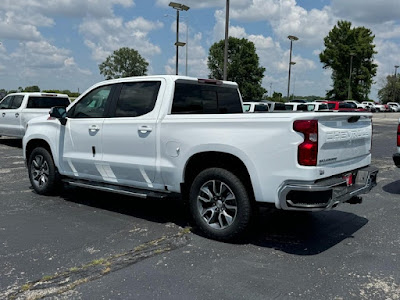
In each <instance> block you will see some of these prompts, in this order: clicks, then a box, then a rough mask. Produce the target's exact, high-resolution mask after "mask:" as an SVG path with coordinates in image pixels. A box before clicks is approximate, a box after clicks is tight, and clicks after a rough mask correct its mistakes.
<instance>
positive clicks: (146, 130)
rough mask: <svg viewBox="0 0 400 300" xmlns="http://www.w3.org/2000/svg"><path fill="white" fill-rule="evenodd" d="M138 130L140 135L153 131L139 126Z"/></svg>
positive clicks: (144, 126) (147, 127)
mask: <svg viewBox="0 0 400 300" xmlns="http://www.w3.org/2000/svg"><path fill="white" fill-rule="evenodd" d="M138 130H139V131H140V133H146V132H151V131H152V130H153V129H152V128H151V127H149V126H146V125H142V126H139V129H138Z"/></svg>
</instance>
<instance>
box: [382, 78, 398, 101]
mask: <svg viewBox="0 0 400 300" xmlns="http://www.w3.org/2000/svg"><path fill="white" fill-rule="evenodd" d="M378 98H379V101H380V102H381V103H388V102H400V79H399V76H396V78H395V77H394V75H389V76H387V77H386V82H385V83H384V86H383V87H382V88H381V89H380V90H379V91H378Z"/></svg>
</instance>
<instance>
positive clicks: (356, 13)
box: [332, 0, 400, 24]
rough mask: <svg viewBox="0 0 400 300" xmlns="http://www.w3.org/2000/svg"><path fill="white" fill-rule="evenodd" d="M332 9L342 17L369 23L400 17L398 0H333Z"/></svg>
mask: <svg viewBox="0 0 400 300" xmlns="http://www.w3.org/2000/svg"><path fill="white" fill-rule="evenodd" d="M332 9H333V11H334V13H335V15H337V16H338V17H340V18H346V19H350V20H353V21H358V22H362V23H367V24H372V23H380V22H387V21H395V20H399V19H400V5H399V1H398V0H384V1H377V0H351V1H349V0H332Z"/></svg>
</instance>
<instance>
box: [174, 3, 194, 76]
mask: <svg viewBox="0 0 400 300" xmlns="http://www.w3.org/2000/svg"><path fill="white" fill-rule="evenodd" d="M169 6H171V7H172V8H173V9H176V42H175V46H176V54H175V55H176V59H175V74H176V75H178V73H179V72H178V60H179V57H178V56H179V47H183V46H185V45H186V43H182V42H179V12H180V11H182V10H184V11H188V10H189V9H190V7H189V6H186V5H183V4H180V3H176V2H170V3H169Z"/></svg>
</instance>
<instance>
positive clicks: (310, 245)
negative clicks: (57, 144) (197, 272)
mask: <svg viewBox="0 0 400 300" xmlns="http://www.w3.org/2000/svg"><path fill="white" fill-rule="evenodd" d="M61 197H62V198H64V199H65V200H66V201H70V202H74V203H78V204H83V205H87V206H91V207H95V208H99V209H104V210H108V211H113V212H116V213H120V214H124V215H129V216H132V217H135V218H139V219H144V220H147V221H151V222H156V223H174V224H176V225H178V226H181V227H186V226H190V225H191V224H190V223H191V221H190V218H189V212H188V210H187V207H186V205H184V203H183V201H182V200H181V199H179V198H176V199H168V200H165V199H164V200H159V199H145V200H144V199H138V198H133V197H128V196H124V195H119V194H113V193H105V192H99V191H95V190H87V189H81V188H75V187H65V188H64V191H63V192H62V194H61ZM253 223H254V224H252V226H251V228H250V230H249V233H248V234H247V235H246V237H245V238H244V239H242V240H241V241H239V242H235V244H253V245H256V246H258V247H266V248H271V249H276V250H279V251H283V252H286V253H290V254H295V255H302V256H307V255H316V254H319V253H321V252H324V251H326V250H328V249H330V248H332V247H334V246H335V245H337V244H339V243H341V242H343V241H344V240H346V239H349V241H350V240H351V239H352V238H353V234H354V233H355V232H357V231H358V230H359V229H360V228H362V227H363V226H364V225H366V224H367V223H368V220H367V219H366V218H363V217H359V216H357V215H355V214H353V213H347V212H343V211H339V210H332V211H326V212H315V213H306V212H290V211H279V210H275V209H261V210H260V214H259V215H258V216H257V217H256V218H255V220H254V222H253ZM192 232H193V233H194V234H196V235H199V236H202V234H201V232H199V231H198V230H196V229H195V228H193V229H192ZM349 243H351V242H349Z"/></svg>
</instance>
